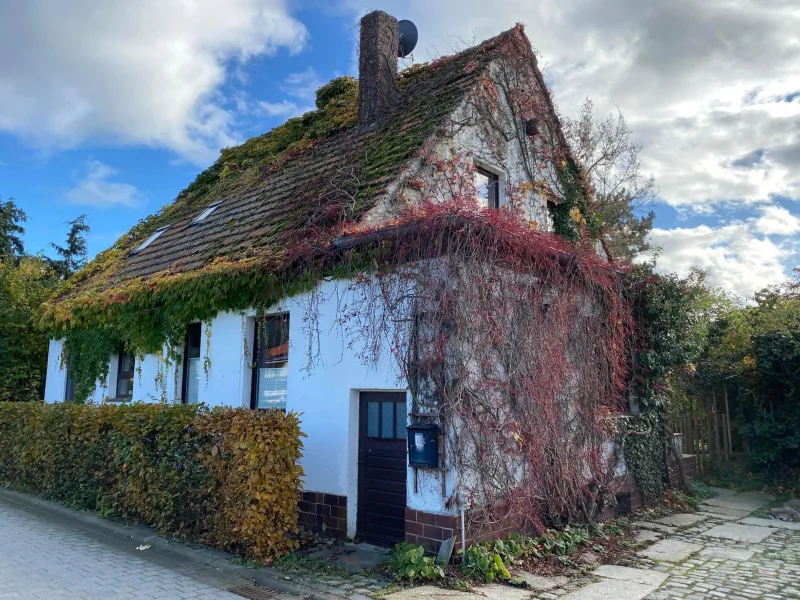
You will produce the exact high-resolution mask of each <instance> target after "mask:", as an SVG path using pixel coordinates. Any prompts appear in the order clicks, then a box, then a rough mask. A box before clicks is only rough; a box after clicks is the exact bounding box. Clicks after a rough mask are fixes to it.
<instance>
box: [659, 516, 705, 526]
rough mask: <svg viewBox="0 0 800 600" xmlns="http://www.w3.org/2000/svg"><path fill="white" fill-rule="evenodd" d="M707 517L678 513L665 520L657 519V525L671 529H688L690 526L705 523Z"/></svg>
mask: <svg viewBox="0 0 800 600" xmlns="http://www.w3.org/2000/svg"><path fill="white" fill-rule="evenodd" d="M706 518H707V517H704V516H703V515H699V514H691V513H678V514H674V515H670V516H668V517H664V518H663V519H657V520H656V523H661V524H662V525H669V526H671V527H688V526H689V525H694V524H695V523H699V522H700V521H705V520H706Z"/></svg>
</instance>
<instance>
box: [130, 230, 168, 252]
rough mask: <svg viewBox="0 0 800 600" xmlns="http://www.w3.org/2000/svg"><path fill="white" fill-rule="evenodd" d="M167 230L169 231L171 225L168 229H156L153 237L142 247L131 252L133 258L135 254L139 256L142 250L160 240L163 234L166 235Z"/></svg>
mask: <svg viewBox="0 0 800 600" xmlns="http://www.w3.org/2000/svg"><path fill="white" fill-rule="evenodd" d="M167 229H169V225H167V226H166V227H159V228H158V229H156V230H155V231H154V232H153V233H152V235H151V236H150V237H149V238H147V239H146V240H145V241H144V242H143V243H142V245H141V246H139V247H138V248H137V249H136V250H134V251H133V252H131V256H133V255H134V254H139V252H141V251H142V250H144V249H145V248H147V247H148V246H149V245H150V244H152V243H153V242H155V241H156V240H157V239H158V238H160V237H161V234H162V233H164V232H165V231H166V230H167Z"/></svg>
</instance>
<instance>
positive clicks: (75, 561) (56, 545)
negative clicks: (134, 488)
mask: <svg viewBox="0 0 800 600" xmlns="http://www.w3.org/2000/svg"><path fill="white" fill-rule="evenodd" d="M136 545H137V543H136V542H135V541H133V540H131V539H127V540H126V539H123V538H120V537H119V536H113V535H105V536H104V535H103V534H100V533H97V532H93V531H89V530H87V529H85V528H82V527H81V526H80V525H76V524H75V523H70V522H63V523H61V522H58V521H53V520H47V519H43V518H42V516H41V515H37V514H36V513H35V512H31V511H29V510H26V509H23V508H21V507H20V506H15V505H13V504H10V503H7V502H5V501H0V599H6V598H14V599H20V600H23V599H24V600H29V599H30V600H36V599H43V600H62V599H63V600H112V599H122V598H125V599H130V598H136V599H140V598H141V599H148V600H149V599H153V598H158V599H164V600H167V599H169V600H173V599H176V600H177V599H183V598H186V599H189V598H191V599H197V600H212V599H214V600H242V596H239V595H235V594H232V593H229V592H227V591H225V590H228V589H231V588H234V587H238V586H241V585H244V584H246V583H247V582H246V581H245V580H244V579H241V578H238V577H235V576H231V575H226V574H223V573H221V572H219V571H216V570H215V569H212V568H210V567H207V566H204V565H201V564H199V563H192V562H191V561H188V560H186V559H180V558H176V557H174V556H173V555H172V554H171V553H170V552H166V551H159V550H157V549H155V548H152V549H147V550H144V551H137V550H136ZM275 597H276V598H282V599H284V600H291V599H292V598H294V599H295V600H299V599H297V598H296V597H294V596H289V595H280V596H275Z"/></svg>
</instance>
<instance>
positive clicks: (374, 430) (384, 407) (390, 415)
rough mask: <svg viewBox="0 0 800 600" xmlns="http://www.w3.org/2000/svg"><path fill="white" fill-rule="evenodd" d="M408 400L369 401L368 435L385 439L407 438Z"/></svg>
mask: <svg viewBox="0 0 800 600" xmlns="http://www.w3.org/2000/svg"><path fill="white" fill-rule="evenodd" d="M407 411H408V408H407V406H406V401H405V400H403V401H402V402H396V401H386V402H377V401H370V402H367V437H368V438H379V439H384V440H404V439H406V435H407V434H406V427H407V426H408V412H407Z"/></svg>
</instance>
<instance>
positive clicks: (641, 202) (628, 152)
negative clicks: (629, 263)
mask: <svg viewBox="0 0 800 600" xmlns="http://www.w3.org/2000/svg"><path fill="white" fill-rule="evenodd" d="M564 132H565V135H566V137H567V140H568V142H569V144H570V147H571V149H572V153H573V155H574V157H575V159H576V160H577V161H578V162H579V163H580V165H581V166H582V167H583V170H584V172H585V173H586V175H587V176H588V178H589V181H590V182H591V184H592V186H593V187H594V189H595V194H594V198H593V202H591V203H590V205H589V207H588V208H589V211H590V212H591V213H592V214H591V216H592V217H594V219H595V220H596V221H597V222H599V223H600V227H601V236H602V238H603V241H604V242H605V244H606V247H607V249H608V251H609V253H610V254H611V256H612V258H614V259H623V260H631V259H632V258H633V257H634V256H636V255H637V254H640V253H641V252H643V251H645V250H648V249H649V244H648V243H647V235H648V233H650V230H651V229H652V228H653V218H654V216H655V215H654V213H653V212H652V211H650V210H648V208H649V206H650V205H651V204H652V202H653V199H654V198H655V195H656V186H655V179H654V178H653V176H652V175H651V176H649V177H646V176H645V175H644V174H643V173H642V170H641V161H640V158H639V154H640V152H641V150H642V146H641V145H640V144H637V143H635V142H634V141H633V140H632V139H631V130H630V128H629V127H628V123H627V121H625V117H624V116H623V115H622V113H621V112H620V113H617V115H616V116H615V115H609V116H608V117H606V118H605V119H603V120H600V121H598V120H596V119H595V116H594V103H593V102H592V101H591V100H590V99H589V98H587V99H586V100H585V101H584V103H583V105H582V106H581V110H580V112H579V114H578V116H577V118H575V119H566V120H565V123H564Z"/></svg>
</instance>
